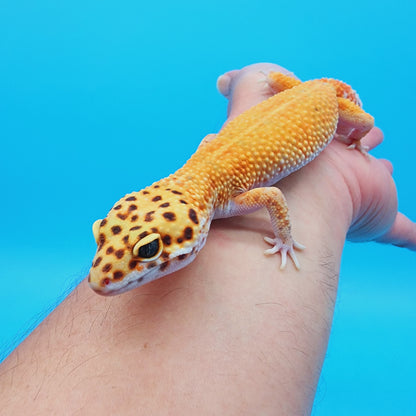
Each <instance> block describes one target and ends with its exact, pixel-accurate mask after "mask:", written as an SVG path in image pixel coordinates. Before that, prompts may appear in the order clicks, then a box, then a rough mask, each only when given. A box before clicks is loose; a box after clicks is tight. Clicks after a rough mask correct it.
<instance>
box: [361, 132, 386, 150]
mask: <svg viewBox="0 0 416 416" xmlns="http://www.w3.org/2000/svg"><path fill="white" fill-rule="evenodd" d="M383 139H384V135H383V132H382V131H381V130H380V129H379V128H378V127H373V128H372V129H371V130H370V131H369V132H368V134H366V135H365V136H364V137H363V138H362V139H361V144H362V145H364V146H368V147H369V149H370V150H371V149H374V148H375V147H377V146H378V145H379V144H380V143H382V142H383Z"/></svg>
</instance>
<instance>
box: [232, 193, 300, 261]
mask: <svg viewBox="0 0 416 416" xmlns="http://www.w3.org/2000/svg"><path fill="white" fill-rule="evenodd" d="M233 202H234V204H235V205H234V206H235V209H236V211H237V213H239V214H245V213H248V212H253V211H256V210H258V209H260V208H263V207H265V208H267V210H268V212H269V215H270V220H271V224H272V229H273V232H274V238H270V237H264V240H265V241H266V242H267V243H269V244H271V245H272V246H273V247H272V248H270V249H268V250H266V251H265V252H264V254H266V255H269V254H275V253H280V254H281V257H282V263H281V266H280V269H284V268H285V266H286V260H287V255H289V257H290V258H291V259H292V261H293V263H294V265H295V267H296V268H297V269H299V268H300V265H299V262H298V259H297V258H296V254H295V249H298V250H302V249H304V248H305V247H304V246H303V245H302V244H300V243H298V242H296V241H295V240H294V239H293V237H292V233H291V225H290V220H289V215H288V207H287V203H286V199H285V197H284V196H283V193H282V191H281V190H280V189H278V188H276V187H264V188H255V189H252V190H250V191H247V192H244V193H242V194H240V195H238V196H236V197H235V198H234V199H233Z"/></svg>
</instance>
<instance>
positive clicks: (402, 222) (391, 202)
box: [218, 64, 416, 250]
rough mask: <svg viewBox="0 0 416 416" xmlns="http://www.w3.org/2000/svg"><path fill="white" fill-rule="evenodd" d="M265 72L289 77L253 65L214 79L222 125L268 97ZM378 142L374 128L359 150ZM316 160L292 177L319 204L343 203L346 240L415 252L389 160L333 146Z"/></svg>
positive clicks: (414, 235)
mask: <svg viewBox="0 0 416 416" xmlns="http://www.w3.org/2000/svg"><path fill="white" fill-rule="evenodd" d="M270 71H278V72H283V73H285V74H288V75H292V76H294V75H293V74H291V73H290V72H289V71H288V70H286V69H284V68H282V67H280V66H278V65H274V64H255V65H250V66H247V67H245V68H243V69H242V70H240V71H230V72H228V73H226V74H224V75H223V76H221V77H220V78H219V80H218V88H219V90H220V92H221V93H222V94H223V95H224V96H226V97H227V98H228V99H229V118H228V120H227V121H229V120H231V119H233V118H234V117H236V116H237V115H238V114H240V113H241V112H243V111H245V110H246V109H248V108H250V107H251V106H253V105H255V104H257V103H259V102H260V101H262V100H264V99H266V98H268V97H269V96H271V95H272V92H271V90H270V89H269V88H268V87H267V81H266V80H265V75H266V74H267V73H268V72H270ZM382 141H383V133H382V131H381V130H380V129H379V128H377V127H375V128H373V129H372V130H371V131H370V133H369V134H367V135H366V136H365V137H364V138H363V140H362V144H363V145H364V146H368V147H369V150H371V149H374V148H375V147H376V146H378V145H379V144H380V143H381V142H382ZM318 159H319V161H316V162H317V163H312V164H310V165H308V166H307V167H305V168H303V169H302V170H301V171H300V172H299V173H298V174H297V175H300V176H303V177H308V181H310V180H315V181H316V182H317V183H319V189H317V191H318V192H319V194H320V195H321V196H322V198H332V199H334V198H336V199H338V200H340V201H343V204H342V205H343V207H344V209H345V212H344V215H346V217H347V218H346V219H347V222H349V226H348V234H347V237H348V239H350V240H351V241H371V240H374V241H378V242H383V243H387V244H394V245H397V246H401V247H406V248H409V249H411V250H416V224H415V223H414V222H412V221H411V220H409V219H408V218H407V217H406V216H405V215H403V214H402V213H400V212H398V210H397V191H396V187H395V183H394V180H393V178H392V171H393V167H392V164H391V163H390V162H389V161H388V160H384V159H377V158H375V157H372V156H370V157H368V158H365V157H363V155H362V154H360V153H359V152H357V151H351V150H347V149H346V146H345V144H343V143H341V142H339V141H337V140H333V141H332V143H331V144H330V145H329V146H328V148H327V149H325V151H324V152H323V153H322V154H321V155H320V156H319V158H318ZM288 180H289V181H290V179H289V178H288V179H287V180H286V181H288ZM279 186H280V184H279ZM312 188H313V189H316V186H313V187H312ZM312 188H311V189H312Z"/></svg>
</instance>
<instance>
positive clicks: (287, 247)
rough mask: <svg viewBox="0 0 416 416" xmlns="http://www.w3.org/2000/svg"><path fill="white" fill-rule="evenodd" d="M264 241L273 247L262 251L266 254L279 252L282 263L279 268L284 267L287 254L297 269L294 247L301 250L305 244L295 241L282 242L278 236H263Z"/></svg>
mask: <svg viewBox="0 0 416 416" xmlns="http://www.w3.org/2000/svg"><path fill="white" fill-rule="evenodd" d="M264 241H266V242H267V243H269V244H271V245H272V246H273V247H272V248H269V249H268V250H266V251H265V252H264V254H266V255H271V254H275V253H280V255H281V256H282V264H281V265H280V270H283V269H284V268H285V267H286V260H287V255H288V254H289V257H290V258H291V259H292V261H293V264H294V265H295V267H296V268H297V269H298V270H299V269H300V264H299V261H298V259H297V257H296V254H295V248H296V249H298V250H303V249H304V248H305V246H304V245H303V244H300V243H298V242H296V241H292V242H291V243H290V244H288V243H284V242H283V241H282V240H281V239H280V238H277V237H275V238H270V237H264Z"/></svg>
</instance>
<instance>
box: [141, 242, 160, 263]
mask: <svg viewBox="0 0 416 416" xmlns="http://www.w3.org/2000/svg"><path fill="white" fill-rule="evenodd" d="M158 251H159V240H158V239H157V238H156V239H155V240H153V241H151V242H150V243H147V244H145V245H143V246H141V247H140V248H139V257H141V258H143V259H149V258H151V257H154V256H156V254H157V253H158Z"/></svg>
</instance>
